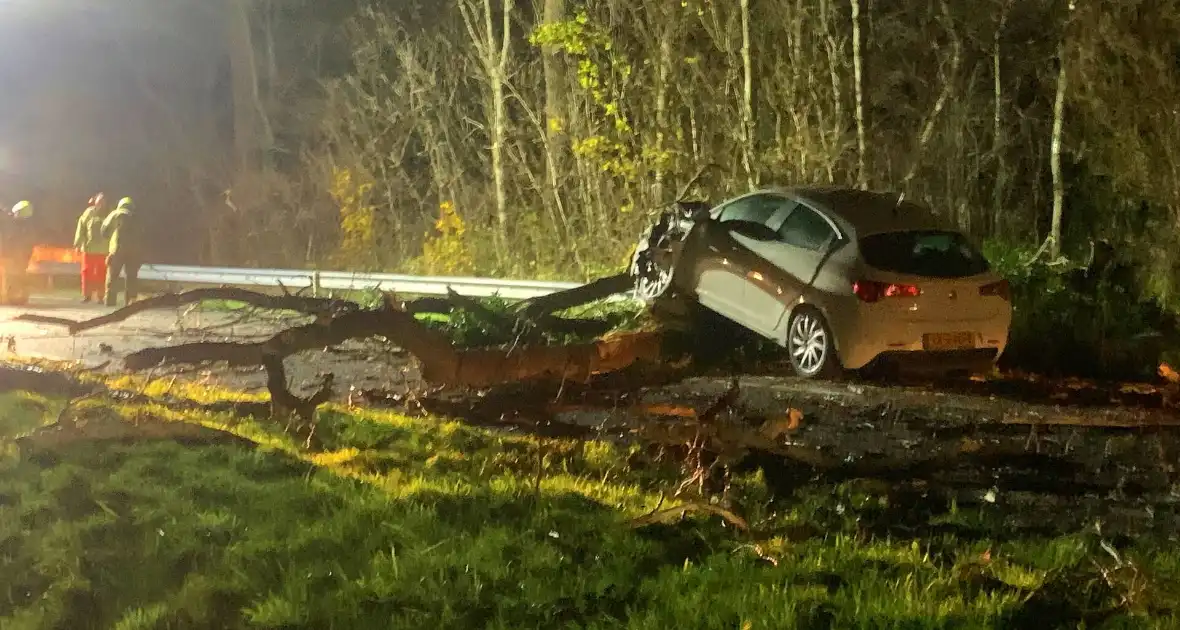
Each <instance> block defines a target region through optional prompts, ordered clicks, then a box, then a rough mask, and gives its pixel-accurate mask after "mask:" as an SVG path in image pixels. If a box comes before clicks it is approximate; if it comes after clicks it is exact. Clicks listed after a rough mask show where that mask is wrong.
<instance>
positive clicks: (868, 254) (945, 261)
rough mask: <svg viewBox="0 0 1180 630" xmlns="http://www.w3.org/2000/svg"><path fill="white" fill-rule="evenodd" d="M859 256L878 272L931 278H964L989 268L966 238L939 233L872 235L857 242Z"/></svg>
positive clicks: (959, 235)
mask: <svg viewBox="0 0 1180 630" xmlns="http://www.w3.org/2000/svg"><path fill="white" fill-rule="evenodd" d="M860 252H861V255H862V256H863V257H864V260H865V262H866V263H868V264H869V266H871V267H874V268H876V269H879V270H881V271H889V272H893V273H904V274H910V275H915V276H926V277H930V278H964V277H967V276H974V275H977V274H981V273H983V272H985V271H987V270H988V268H989V266H988V263H987V259H986V258H984V257H983V254H981V253H979V250H977V249H975V247H973V246H972V245H971V243H970V242H968V240H967V239H966V237H964V236H963V235H962V234H960V233H958V232H948V231H942V230H914V231H908V232H886V233H883V234H873V235H870V236H866V237H864V238H861V239H860Z"/></svg>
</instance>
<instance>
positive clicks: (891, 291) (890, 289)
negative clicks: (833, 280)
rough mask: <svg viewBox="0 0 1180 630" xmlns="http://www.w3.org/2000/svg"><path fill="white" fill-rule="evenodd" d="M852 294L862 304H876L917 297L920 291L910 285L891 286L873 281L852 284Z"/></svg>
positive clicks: (890, 284) (860, 281)
mask: <svg viewBox="0 0 1180 630" xmlns="http://www.w3.org/2000/svg"><path fill="white" fill-rule="evenodd" d="M852 292H853V293H855V294H856V297H858V298H860V299H861V301H862V302H876V301H877V300H881V299H884V298H894V297H918V296H919V295H922V290H921V289H919V288H918V287H916V286H914V285H912V284H892V283H889V282H875V281H873V280H857V281H856V282H853V283H852Z"/></svg>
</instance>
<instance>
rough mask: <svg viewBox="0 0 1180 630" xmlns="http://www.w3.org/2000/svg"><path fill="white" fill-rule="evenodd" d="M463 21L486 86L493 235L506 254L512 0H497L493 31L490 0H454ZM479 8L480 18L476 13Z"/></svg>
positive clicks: (501, 255)
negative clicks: (497, 9) (505, 167)
mask: <svg viewBox="0 0 1180 630" xmlns="http://www.w3.org/2000/svg"><path fill="white" fill-rule="evenodd" d="M458 2H459V11H460V13H461V14H462V15H463V23H464V24H465V25H466V26H467V32H468V34H469V35H470V37H471V42H472V45H474V46H475V51H476V54H477V55H478V57H479V59H480V62H481V64H482V66H483V72H484V75H485V78H486V81H487V84H488V88H489V92H490V94H489V100H490V106H491V112H490V116H489V117H488V118H489V120H488V125H489V127H490V128H491V129H490V132H489V136H490V139H491V145H492V146H491V154H492V164H491V167H492V180H493V182H494V187H493V191H494V193H495V200H496V226H497V230H496V239H497V248H498V250H499V256H500V257H501V258H503V257H504V256H506V255H507V252H506V250H505V248H506V247H507V243H508V194H507V191H506V185H507V184H506V182H505V177H506V175H505V172H504V144H505V142H506V141H507V136H508V114H507V111H506V109H505V106H506V96H505V94H506V92H507V85H508V62H509V60H510V59H511V52H512V12H513V10H514V8H515V0H500V4H499V7H498V8H499V10H500V18H501V26H500V29H499V32H498V33H497V30H496V25H495V9H496V8H497V7H494V6H493V4H494V0H478V4H477V2H476V0H458ZM480 9H482V16H483V19H482V21H481V20H479V18H478V16H479V14H480Z"/></svg>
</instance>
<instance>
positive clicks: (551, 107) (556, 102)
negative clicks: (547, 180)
mask: <svg viewBox="0 0 1180 630" xmlns="http://www.w3.org/2000/svg"><path fill="white" fill-rule="evenodd" d="M541 20H542V22H543V23H544V24H545V25H547V26H552V25H554V24H558V23H560V22H561V21H563V20H565V0H545V7H544V12H543V14H542V17H541ZM558 52H559V51H558V50H557V49H556V48H555V47H553V46H545V47H543V48H542V49H541V54H542V56H541V63H542V65H543V68H544V72H545V130H546V132H547V133H548V137H549V146H550V147H552V148H551V150H552V151H554V152H555V155H557V156H560V155H562V148H561V146H562V145H561V142H562V138H563V137H564V136H565V130H566V121H565V90H566V89H567V86H566V76H565V66H564V64H563V63H562V58H561V55H559V54H558ZM555 161H557V160H555Z"/></svg>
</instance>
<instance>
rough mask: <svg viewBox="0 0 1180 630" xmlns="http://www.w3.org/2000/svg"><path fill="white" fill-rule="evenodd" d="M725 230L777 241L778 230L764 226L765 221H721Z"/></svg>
mask: <svg viewBox="0 0 1180 630" xmlns="http://www.w3.org/2000/svg"><path fill="white" fill-rule="evenodd" d="M722 225H724V226H725V228H726V229H727V230H729V231H730V232H733V233H734V234H741V235H742V236H745V237H746V238H752V239H754V240H756V241H777V240H778V232H776V231H774V230H772V229H770V228H769V227H766V224H765V223H755V222H754V221H742V220H734V221H725V222H723V223H722Z"/></svg>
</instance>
